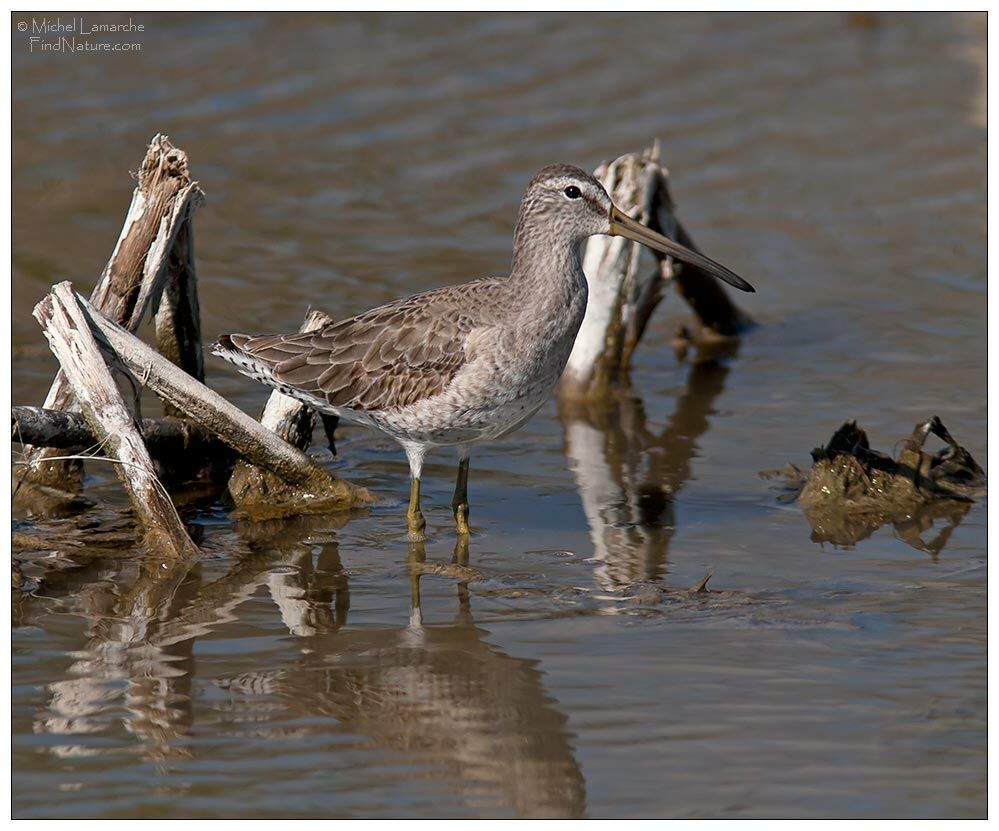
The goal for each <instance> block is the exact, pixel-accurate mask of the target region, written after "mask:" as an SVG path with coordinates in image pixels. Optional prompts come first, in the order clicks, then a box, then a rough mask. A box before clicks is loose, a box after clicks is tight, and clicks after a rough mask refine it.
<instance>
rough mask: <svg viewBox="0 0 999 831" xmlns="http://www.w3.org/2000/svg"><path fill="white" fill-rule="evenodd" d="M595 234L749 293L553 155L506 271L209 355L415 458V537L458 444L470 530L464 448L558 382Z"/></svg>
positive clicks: (513, 422) (461, 506) (461, 509)
mask: <svg viewBox="0 0 999 831" xmlns="http://www.w3.org/2000/svg"><path fill="white" fill-rule="evenodd" d="M594 234H610V235H618V236H623V237H626V238H627V239H630V240H634V241H635V242H639V243H641V244H643V245H646V246H648V247H649V248H653V249H655V250H656V251H660V252H662V253H663V254H667V255H669V256H671V257H674V258H676V259H678V260H682V261H684V262H687V263H691V264H693V265H695V266H698V267H700V268H702V269H704V270H705V271H708V272H710V273H711V274H713V275H715V276H716V277H719V278H721V279H722V280H724V281H725V282H727V283H729V284H730V285H732V286H735V287H736V288H738V289H741V290H742V291H753V290H754V289H753V287H752V286H750V285H749V283H747V282H746V281H745V280H743V279H742V278H741V277H739V276H738V275H736V274H734V273H733V272H731V271H729V270H728V269H727V268H725V267H724V266H722V265H719V264H718V263H716V262H714V261H713V260H710V259H708V258H707V257H705V256H704V255H702V254H699V253H698V252H696V251H692V250H690V249H689V248H685V247H684V246H682V245H679V244H678V243H676V242H674V241H673V240H671V239H668V238H666V237H664V236H662V235H661V234H658V233H656V232H655V231H653V230H651V229H650V228H647V227H645V226H644V225H642V224H641V223H640V222H637V221H636V220H634V219H632V218H631V217H630V216H628V215H627V214H626V213H624V212H623V211H621V210H620V209H618V208H617V207H615V205H614V204H613V203H612V202H611V199H610V197H609V196H608V195H607V192H606V191H605V190H604V188H603V186H602V185H601V184H600V183H599V182H598V181H597V180H596V179H594V178H593V177H592V176H590V175H589V174H588V173H586V172H585V171H583V170H580V169H579V168H577V167H572V166H570V165H564V164H556V165H549V166H548V167H545V168H543V169H542V170H540V171H539V172H538V173H537V174H535V176H534V178H532V179H531V181H530V182H529V183H528V185H527V189H526V190H525V192H524V197H523V199H522V200H521V203H520V212H519V216H518V219H517V226H516V230H515V231H514V235H513V262H512V266H511V269H510V274H509V275H508V276H507V277H504V278H498V277H487V278H484V279H480V280H474V281H472V282H470V283H463V284H461V285H457V286H447V287H444V288H439V289H435V290H433V291H428V292H425V293H422V294H414V295H412V296H410V297H405V298H402V299H400V300H395V301H393V302H391V303H387V304H386V305H384V306H379V307H378V308H376V309H372V310H371V311H368V312H364V313H363V314H360V315H357V316H356V317H352V318H349V319H347V320H343V321H341V322H339V323H334V324H332V325H330V326H327V327H326V328H324V329H320V330H319V331H316V332H311V333H304V334H299V333H295V334H289V335H260V336H256V337H252V336H250V335H243V334H233V335H223V336H221V337H220V338H219V339H218V341H217V342H216V343H215V344H214V345H213V352H214V353H215V354H216V355H218V356H219V357H220V358H223V359H224V360H226V361H228V362H229V363H231V364H233V365H235V366H236V368H237V369H238V370H239V371H240V372H242V373H243V374H244V375H247V376H249V377H250V378H253V379H254V380H256V381H260V382H262V383H264V384H267V385H268V386H271V387H274V388H275V389H277V390H280V391H281V392H283V393H284V394H285V395H289V396H291V397H293V398H295V399H298V400H299V401H303V402H304V403H306V404H308V405H309V406H310V407H313V408H315V409H316V410H317V411H319V412H320V413H325V414H328V415H334V416H337V417H339V418H341V419H344V420H346V421H350V422H354V423H358V424H363V425H367V426H370V427H373V428H375V429H377V430H380V431H381V432H383V433H386V434H387V435H389V436H391V437H392V438H393V439H395V440H396V441H397V442H399V444H401V445H402V447H403V449H404V450H405V451H406V455H407V457H408V459H409V472H410V477H411V479H410V493H409V510H408V512H407V526H408V532H409V539H410V540H411V541H414V542H416V541H421V540H422V539H423V538H424V532H425V529H426V520H425V519H424V517H423V513H422V511H421V510H420V477H421V474H422V471H423V460H424V457H425V456H426V454H427V451H428V450H430V449H431V448H435V447H455V448H457V451H458V475H457V479H456V482H455V489H454V498H453V499H452V502H451V507H452V510H453V512H454V518H455V523H456V525H457V529H458V533H459V534H460V535H467V534H468V533H469V528H468V460H469V454H470V451H471V447H472V445H473V444H475V443H476V442H480V441H489V440H492V439H498V438H500V437H502V436H506V435H508V434H510V433H512V432H513V431H515V430H517V429H518V428H520V427H521V426H523V425H524V423H525V422H527V420H528V419H530V418H531V416H533V415H534V414H535V413H536V412H537V411H538V409H540V407H541V406H542V404H544V402H545V401H546V400H547V399H548V397H549V395H551V393H552V391H553V390H554V388H555V385H556V384H557V383H558V380H559V377H560V376H561V374H562V370H563V369H564V368H565V364H566V361H567V360H568V358H569V353H570V352H571V351H572V345H573V341H574V340H575V338H576V333H577V332H578V331H579V327H580V324H581V323H582V321H583V314H584V312H585V311H586V298H587V286H586V277H585V276H584V274H583V267H582V263H581V249H582V246H583V243H584V242H585V241H586V239H587V238H588V237H590V236H593V235H594Z"/></svg>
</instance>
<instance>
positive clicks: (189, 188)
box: [20, 134, 204, 488]
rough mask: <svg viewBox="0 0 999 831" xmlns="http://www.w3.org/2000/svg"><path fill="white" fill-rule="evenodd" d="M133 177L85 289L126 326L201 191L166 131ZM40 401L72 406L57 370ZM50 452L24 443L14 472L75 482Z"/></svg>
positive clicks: (154, 287) (157, 288)
mask: <svg viewBox="0 0 999 831" xmlns="http://www.w3.org/2000/svg"><path fill="white" fill-rule="evenodd" d="M136 178H137V179H138V185H137V187H136V188H135V190H134V192H133V194H132V203H131V205H130V206H129V209H128V214H127V215H126V216H125V222H124V224H123V225H122V229H121V233H120V235H119V237H118V242H117V243H116V244H115V247H114V251H113V252H112V254H111V258H110V259H109V260H108V262H107V265H105V266H104V271H103V272H102V273H101V276H100V279H99V280H98V281H97V285H96V286H95V287H94V290H93V293H92V294H91V302H92V303H93V305H94V307H96V308H97V309H98V310H100V312H101V313H102V314H103V315H105V316H106V317H107V318H109V319H110V320H112V321H115V322H116V323H120V324H122V325H124V326H125V327H126V328H127V329H128V331H130V332H134V331H135V330H136V329H137V328H138V326H139V323H140V322H141V321H142V319H143V317H144V316H145V314H146V312H147V310H148V308H149V304H150V302H151V301H156V300H158V298H159V295H160V293H161V292H162V289H163V283H164V280H165V278H166V276H167V273H168V266H169V262H170V254H171V251H172V249H173V247H174V243H175V241H176V240H177V237H178V234H180V232H181V229H182V228H184V227H187V228H188V241H189V240H190V229H189V225H190V219H191V216H192V214H193V213H194V211H195V209H196V208H197V207H198V206H200V205H201V204H203V202H204V193H203V192H202V190H201V188H200V187H199V186H198V183H197V182H195V181H193V180H192V179H191V176H190V173H189V171H188V166H187V155H186V154H185V153H184V152H183V151H181V150H178V149H177V148H176V147H174V146H173V145H172V144H171V143H170V140H169V139H168V138H167V137H166V136H163V135H160V134H157V135H156V136H154V137H153V140H152V141H151V142H150V144H149V148H148V150H147V152H146V156H145V158H144V159H143V161H142V165H141V166H140V168H139V172H138V175H137V177H136ZM188 250H190V246H189V245H188ZM192 256H193V255H192ZM192 274H193V271H192ZM178 291H180V290H179V289H178ZM195 302H196V301H195ZM199 340H200V337H199ZM198 351H199V353H200V344H199V347H198ZM43 406H44V407H45V408H46V409H51V410H69V409H73V404H72V389H71V387H70V385H69V383H68V381H67V379H66V378H65V377H64V375H63V373H62V372H61V371H60V372H59V373H57V374H56V377H55V379H54V380H53V382H52V386H51V388H50V389H49V392H48V395H47V396H46V398H45V403H44V405H43ZM56 455H62V454H59V453H58V452H57V451H55V450H45V449H44V448H31V447H29V448H25V458H24V461H23V471H22V472H21V473H20V475H21V476H23V478H24V479H25V480H26V481H28V482H30V483H33V484H42V485H53V486H56V487H59V488H68V487H72V484H73V483H74V482H75V483H76V484H77V485H78V486H79V485H81V484H82V476H81V475H80V471H79V462H78V461H66V460H55V459H53V458H52V457H53V456H56Z"/></svg>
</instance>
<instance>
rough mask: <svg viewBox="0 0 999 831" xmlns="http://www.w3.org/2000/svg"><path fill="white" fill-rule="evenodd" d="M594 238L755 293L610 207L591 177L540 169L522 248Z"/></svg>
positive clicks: (529, 197) (560, 167)
mask: <svg viewBox="0 0 999 831" xmlns="http://www.w3.org/2000/svg"><path fill="white" fill-rule="evenodd" d="M595 234H610V235H611V236H621V237H625V238H627V239H630V240H633V241H635V242H638V243H641V244H642V245H645V246H647V247H649V248H651V249H653V250H654V251H659V252H660V253H663V254H667V255H669V256H670V257H674V258H675V259H677V260H680V261H682V262H685V263H690V264H691V265H695V266H698V267H699V268H702V269H704V270H705V271H707V272H709V273H710V274H713V275H714V276H716V277H718V278H720V279H721V280H724V281H725V282H726V283H728V284H729V285H731V286H735V288H737V289H741V290H742V291H755V289H754V288H753V287H752V286H751V285H750V284H749V283H747V282H746V281H745V280H743V279H742V278H741V277H740V276H739V275H737V274H735V273H734V272H732V271H730V270H729V269H727V268H725V266H723V265H720V264H719V263H716V262H715V261H714V260H712V259H709V258H708V257H705V256H704V255H703V254H700V253H698V252H697V251H692V250H691V249H689V248H686V247H685V246H683V245H680V244H679V243H677V242H674V241H673V240H671V239H669V238H667V237H664V236H663V235H662V234H659V233H657V232H655V231H653V230H652V229H651V228H647V227H646V226H645V225H642V223H640V222H638V221H637V220H634V219H632V218H631V217H630V216H628V215H627V214H626V213H625V212H624V211H622V210H621V209H620V208H618V207H617V206H616V205H614V203H613V202H611V198H610V197H609V196H608V195H607V191H606V190H604V187H603V185H601V184H600V182H598V181H597V180H596V179H594V178H593V177H592V176H591V175H590V174H589V173H587V172H586V171H584V170H580V169H579V168H578V167H573V166H572V165H567V164H553V165H548V166H547V167H544V168H542V169H541V170H539V171H538V172H537V173H536V174H535V175H534V178H532V179H531V181H530V182H529V183H528V185H527V190H525V191H524V198H523V200H522V201H521V203H520V221H519V222H518V226H517V236H518V240H517V243H518V244H519V245H526V246H537V245H547V244H552V245H554V244H558V243H559V242H563V241H564V242H568V243H570V244H573V245H578V244H580V243H581V242H583V241H584V240H585V239H586V238H587V237H591V236H593V235H595Z"/></svg>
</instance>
